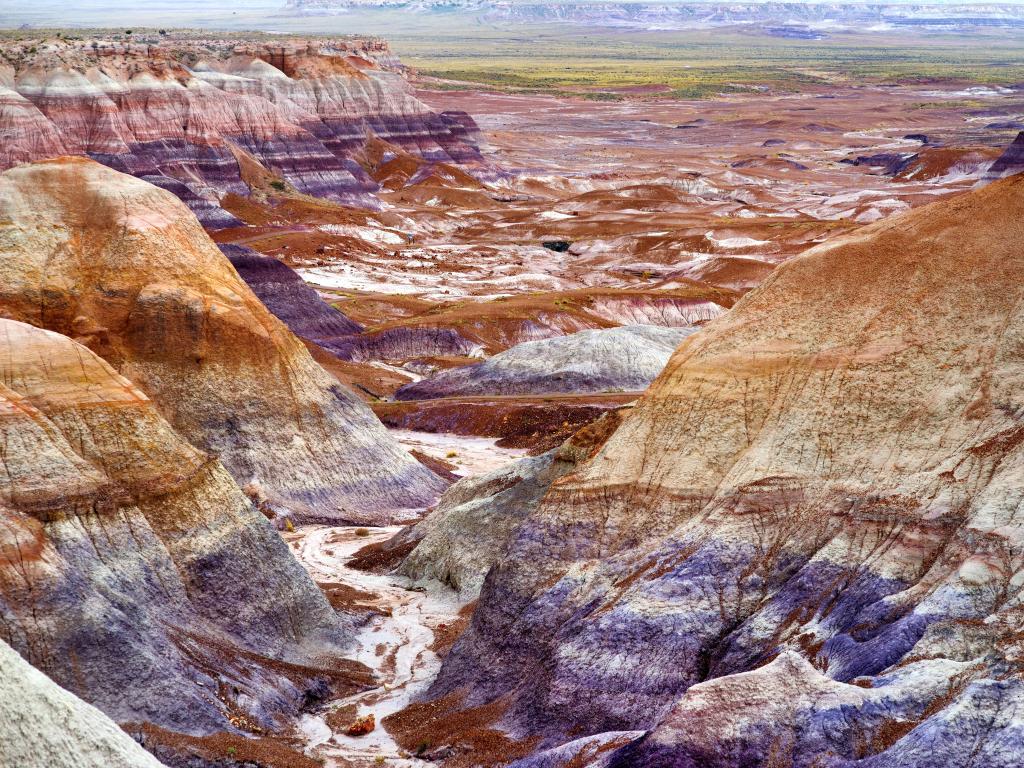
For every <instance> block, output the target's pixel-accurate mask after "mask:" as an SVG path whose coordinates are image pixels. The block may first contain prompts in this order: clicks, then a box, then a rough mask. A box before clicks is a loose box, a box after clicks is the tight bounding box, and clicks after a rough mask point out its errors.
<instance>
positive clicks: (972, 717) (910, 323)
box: [431, 177, 1024, 768]
mask: <svg viewBox="0 0 1024 768" xmlns="http://www.w3.org/2000/svg"><path fill="white" fill-rule="evenodd" d="M1022 238H1024V178H1022V177H1014V178H1010V179H1006V180H1003V181H1000V182H997V183H995V184H992V185H990V186H988V187H986V188H983V189H981V190H979V191H976V192H972V193H969V194H966V195H963V196H960V197H957V198H955V199H951V200H948V201H944V202H941V203H937V204H934V205H932V206H928V207H925V208H921V209H918V210H916V211H914V212H911V213H909V214H906V215H904V216H900V217H896V218H893V219H890V220H888V221H886V222H884V223H881V224H879V225H873V226H871V227H868V228H865V229H863V230H860V231H859V232H857V233H856V234H854V235H850V236H846V237H843V238H839V239H837V240H836V241H834V242H833V243H830V244H827V245H823V246H820V247H818V248H815V249H813V250H811V251H809V252H808V253H807V254H805V255H804V256H803V257H800V258H797V259H795V260H793V261H791V262H789V263H787V264H785V265H783V266H782V267H780V268H779V269H778V270H777V271H776V272H775V273H774V274H773V276H772V277H770V278H769V279H768V280H767V281H766V282H765V283H764V285H763V286H762V287H760V288H759V289H757V290H755V291H754V292H753V293H751V294H749V295H748V296H747V297H746V298H745V299H743V300H742V301H741V302H740V303H739V304H737V305H736V307H735V308H734V309H733V310H732V311H731V312H730V313H729V314H727V315H725V316H724V317H722V318H719V319H718V320H716V321H714V322H713V323H712V324H710V325H709V326H708V327H707V328H706V329H704V330H703V331H702V332H700V333H698V334H695V335H693V336H692V337H690V338H689V339H687V340H686V341H685V342H684V343H683V345H682V346H681V347H680V348H679V350H678V351H677V352H676V353H675V355H674V356H673V358H672V360H671V361H670V362H669V365H668V367H667V368H666V369H665V371H664V372H663V373H662V375H661V376H660V377H659V378H658V379H657V380H656V381H655V382H654V384H653V385H652V387H651V389H650V391H649V393H648V394H647V395H645V396H644V397H643V398H642V399H641V400H640V401H639V403H638V405H637V406H636V408H635V409H634V410H633V411H632V413H631V414H630V415H629V416H628V417H627V418H626V420H625V422H624V424H623V425H622V426H621V427H620V428H619V429H618V430H617V431H616V432H615V434H614V435H613V436H612V437H611V439H610V440H609V441H608V443H607V444H606V445H605V447H604V448H603V449H602V450H601V451H600V452H599V453H598V454H597V455H596V456H595V457H594V458H593V459H592V460H591V461H590V462H589V463H588V464H587V465H585V466H584V467H583V468H582V469H581V470H579V471H578V472H576V473H574V474H573V475H570V476H567V477H565V478H562V479H561V480H559V481H556V482H555V483H554V484H553V486H552V489H551V491H550V492H549V493H548V495H547V496H546V497H545V499H544V501H543V502H542V503H541V504H540V506H539V507H538V508H537V509H536V511H534V512H533V513H531V514H530V515H529V516H528V517H527V518H526V519H525V520H524V521H523V522H522V523H521V524H520V526H519V529H518V532H517V533H516V534H515V536H514V537H513V543H512V544H511V546H510V548H509V553H508V555H507V556H506V557H504V558H503V559H502V560H501V561H500V562H499V564H498V565H497V566H496V567H495V568H494V569H492V570H491V572H490V573H489V574H488V577H487V579H486V582H485V584H484V588H483V591H482V593H481V597H480V603H479V607H478V608H477V610H476V612H475V614H474V618H473V622H472V625H471V627H470V629H469V630H468V631H467V633H466V634H465V635H463V637H462V638H461V640H460V641H459V643H458V644H457V645H456V647H455V648H454V649H453V651H452V652H451V653H450V655H449V656H448V657H447V658H446V660H445V664H444V668H443V670H442V672H441V674H440V677H439V679H438V681H437V682H436V684H435V685H434V687H433V689H432V694H431V695H432V696H441V695H447V694H451V695H452V696H455V697H457V698H456V700H458V701H461V702H462V703H461V705H460V706H473V705H478V704H482V703H485V702H498V705H500V707H502V709H503V711H504V712H505V716H504V718H505V723H506V725H507V726H508V727H510V728H511V729H512V732H513V733H515V734H519V735H522V736H524V737H525V736H526V735H528V734H540V735H542V737H543V739H544V744H546V745H556V744H560V743H562V742H568V741H570V740H571V739H572V738H574V737H577V736H586V735H588V734H599V733H608V732H615V731H628V730H634V729H643V730H647V731H649V733H648V734H647V735H646V736H645V737H643V738H642V739H640V740H639V741H636V742H634V743H632V744H630V745H629V746H627V747H622V748H621V750H619V751H609V750H604V751H601V755H600V757H597V756H595V752H594V750H590V751H589V755H590V757H591V758H592V760H591V763H592V764H595V765H596V764H601V765H607V764H611V765H614V766H622V767H625V766H639V765H643V766H648V767H650V766H656V767H659V768H660V767H663V766H664V767H668V766H687V767H689V766H694V767H696V766H702V767H703V768H708V767H709V766H711V767H716V766H722V767H723V768H725V767H726V766H730V767H738V766H744V768H747V767H749V766H769V765H770V766H811V765H814V766H850V765H858V766H871V767H872V768H876V767H878V766H895V765H914V766H932V765H935V766H938V765H967V764H970V765H978V766H1009V765H1013V764H1016V763H1019V762H1020V761H1021V760H1022V759H1024V750H1022V748H1021V744H1024V738H1022V736H1024V709H1022V703H1021V702H1022V693H1021V691H1022V683H1021V680H1022V677H1021V675H1022V673H1024V669H1022V667H1021V660H1022V659H1024V635H1022V633H1021V626H1022V622H1024V614H1022V597H1024V593H1022V591H1021V590H1022V588H1024V525H1022V517H1021V515H1022V512H1021V510H1022V509H1024V486H1022V483H1021V478H1022V477H1024V450H1022V448H1021V446H1022V445H1024V400H1022V392H1024V388H1022V385H1024V311H1022V307H1024V284H1022V283H1021V281H1020V278H1019V276H1020V274H1021V270H1022V269H1024V251H1022V249H1021V247H1020V243H1021V242H1022ZM451 700H452V699H451V698H450V697H449V698H448V699H446V701H448V702H449V705H450V702H451ZM588 759H589V758H588ZM586 762H587V761H583V763H580V762H579V761H577V762H574V763H573V765H576V764H586ZM545 764H548V765H550V764H556V765H558V764H561V763H559V762H555V763H544V762H543V761H536V762H532V763H531V762H530V761H527V762H525V763H524V764H523V765H545Z"/></svg>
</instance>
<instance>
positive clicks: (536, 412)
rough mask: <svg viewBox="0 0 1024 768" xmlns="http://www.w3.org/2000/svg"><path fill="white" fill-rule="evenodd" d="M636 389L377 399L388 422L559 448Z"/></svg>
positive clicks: (538, 448) (511, 444)
mask: <svg viewBox="0 0 1024 768" xmlns="http://www.w3.org/2000/svg"><path fill="white" fill-rule="evenodd" d="M638 396H639V394H638V393H636V392H632V393H629V392H626V393H615V394H599V395H551V396H541V397H521V398H520V397H466V398H441V399H437V400H407V401H403V402H395V403H374V404H373V405H372V407H373V411H374V413H376V414H377V417H378V418H379V419H380V420H381V421H382V422H384V424H386V425H387V426H389V427H395V428H399V429H413V430H417V431H420V432H449V433H453V434H456V435H475V436H479V437H497V438H499V440H498V445H499V446H501V447H502V448H526V449H528V450H530V451H531V452H533V453H543V452H544V451H547V450H550V449H551V448H556V447H558V446H559V445H561V444H562V443H563V442H565V441H566V440H567V439H568V438H570V437H572V435H574V434H575V433H576V432H578V431H579V430H580V429H581V428H582V427H584V426H586V425H587V424H590V423H591V422H593V421H595V420H596V419H598V418H600V417H601V416H603V415H604V414H605V413H608V412H609V411H611V410H614V409H616V408H619V407H621V406H623V405H625V404H626V403H629V402H631V401H633V400H635V399H636V398H637V397H638Z"/></svg>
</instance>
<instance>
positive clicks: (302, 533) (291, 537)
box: [284, 431, 524, 768]
mask: <svg viewBox="0 0 1024 768" xmlns="http://www.w3.org/2000/svg"><path fill="white" fill-rule="evenodd" d="M395 436H396V437H397V438H398V439H399V441H400V442H402V443H403V444H406V445H407V446H410V447H417V448H419V449H421V450H423V451H424V452H425V453H431V454H433V455H436V456H438V457H445V456H450V454H452V453H455V454H457V456H455V457H451V459H450V460H454V461H453V463H456V464H457V465H458V469H459V472H460V473H464V474H465V475H467V476H469V475H476V474H480V473H483V472H487V471H490V470H492V469H494V468H496V467H498V466H500V465H502V464H504V463H507V462H509V461H512V460H514V459H516V458H518V457H519V456H521V455H523V454H524V452H523V451H517V450H510V449H502V448H498V447H497V446H495V445H494V442H495V441H493V440H489V439H486V438H474V437H469V438H466V437H459V436H457V435H446V434H445V435H435V434H427V433H418V432H411V431H400V432H398V431H396V433H395ZM399 530H401V526H389V527H381V528H369V527H356V526H303V527H300V528H298V529H297V530H296V531H294V532H293V533H286V534H284V535H285V538H286V539H287V541H288V544H289V546H290V547H291V549H292V551H293V552H294V554H295V556H296V557H297V558H298V560H299V562H300V563H302V565H303V566H304V567H305V568H306V570H307V571H309V574H310V575H311V576H312V577H313V579H314V580H315V581H316V582H317V583H318V584H321V585H328V584H329V585H332V587H333V588H334V589H338V585H340V586H341V587H342V588H348V589H350V590H352V592H351V594H352V595H357V596H358V597H356V598H355V599H356V600H357V602H358V604H359V605H360V606H361V607H366V608H367V609H368V610H369V611H371V612H372V613H371V616H370V618H369V619H368V620H367V621H366V623H365V624H364V625H363V626H362V627H361V628H360V629H359V631H358V634H357V636H356V647H355V649H354V651H353V652H352V654H351V658H354V659H355V660H357V661H359V662H361V663H363V664H365V665H366V666H368V667H370V668H371V669H372V670H373V671H374V673H375V674H376V675H377V678H378V680H379V682H380V685H379V686H378V687H377V688H373V689H371V690H369V691H364V692H362V693H357V694H355V695H352V696H349V697H347V698H342V699H337V700H335V701H332V702H330V703H329V704H328V705H327V706H326V707H325V708H324V710H323V711H321V712H318V713H317V714H309V715H304V716H303V718H302V720H301V721H300V723H299V727H300V730H301V731H302V734H303V736H304V739H305V741H306V752H307V753H308V754H310V755H311V756H319V757H323V758H325V759H326V760H327V762H326V763H325V764H326V765H328V766H350V765H357V766H361V765H366V766H379V765H387V766H394V767H395V768H408V767H410V766H423V765H431V764H432V763H428V762H426V761H423V760H419V759H416V758H415V757H412V756H409V755H408V753H406V752H405V751H404V750H403V749H402V748H401V747H400V746H399V745H398V744H396V743H395V741H394V739H392V738H391V736H390V735H389V734H388V732H387V731H386V730H385V729H384V727H383V726H381V720H383V719H384V718H385V717H387V716H388V715H390V714H392V713H394V712H397V711H399V710H400V709H402V708H404V707H405V706H406V705H407V704H409V703H410V702H411V701H412V699H413V698H414V697H415V696H416V694H418V693H419V692H421V691H423V690H425V689H426V688H427V687H428V686H429V685H430V683H431V682H432V681H433V679H434V677H435V676H436V675H437V672H438V670H439V669H440V666H441V661H440V658H439V657H438V656H437V654H436V653H435V652H434V651H433V650H432V646H433V645H434V639H435V638H434V633H435V630H437V629H438V627H439V626H440V625H449V624H452V623H453V622H455V621H456V619H457V615H458V612H459V609H460V608H461V607H462V605H463V604H462V603H460V602H459V600H458V598H457V596H456V595H455V593H453V592H451V591H450V590H447V589H445V588H444V587H442V586H440V585H438V584H433V585H431V586H430V587H429V588H426V589H425V588H424V587H420V586H418V585H415V584H414V583H413V582H412V581H410V580H409V579H407V578H404V577H400V576H393V575H389V574H384V575H378V574H374V573H367V572H364V571H358V570H355V569H353V568H349V567H348V565H347V563H348V562H349V561H350V560H351V559H352V556H353V555H354V554H355V553H356V552H358V551H359V550H360V549H362V548H363V547H365V546H367V545H369V544H373V543H375V542H381V541H385V540H387V539H389V538H391V537H392V536H394V535H395V534H396V533H397V532H398V531H399ZM352 705H355V707H356V710H355V715H354V716H352V717H345V718H341V719H342V720H344V721H345V722H350V721H351V720H353V719H355V717H362V716H365V715H368V714H373V716H374V718H375V720H376V727H375V728H374V730H373V731H372V732H370V733H368V734H366V735H365V736H357V737H354V736H347V735H346V734H345V733H344V732H343V730H339V729H338V727H337V723H335V724H334V725H335V726H336V727H335V728H332V727H331V725H328V722H329V720H331V719H332V718H330V712H332V711H337V710H339V709H342V708H347V709H348V710H351V708H352ZM343 728H344V726H342V729H343Z"/></svg>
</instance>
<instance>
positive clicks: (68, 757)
mask: <svg viewBox="0 0 1024 768" xmlns="http://www.w3.org/2000/svg"><path fill="white" fill-rule="evenodd" d="M0 763H2V764H3V765H9V766H17V768H160V766H161V765H162V764H161V763H160V762H158V761H157V760H156V758H154V757H153V756H152V755H151V754H149V753H148V752H147V751H146V750H144V749H143V748H142V747H140V746H139V745H138V744H136V743H135V741H134V740H133V739H132V738H131V737H130V736H129V735H128V734H127V733H125V732H124V731H122V730H121V729H120V728H118V727H117V725H116V724H115V723H114V722H113V721H112V720H111V719H110V718H109V717H107V716H106V715H104V714H103V713H102V712H100V711H99V710H98V709H96V708H95V707H93V706H90V705H89V704H86V703H85V702H84V701H82V700H81V699H80V698H78V697H77V696H75V695H73V694H71V693H68V692H67V691H65V690H64V689H63V688H61V687H60V686H59V685H57V684H56V683H54V682H53V681H52V680H50V679H49V678H48V677H47V676H46V675H44V674H43V673H42V672H40V671H39V670H37V669H33V667H32V665H30V664H28V663H27V662H26V661H25V660H24V659H23V658H21V657H20V656H19V655H18V654H17V653H16V652H15V651H14V650H12V649H11V647H10V646H9V645H7V644H6V643H4V642H2V641H0Z"/></svg>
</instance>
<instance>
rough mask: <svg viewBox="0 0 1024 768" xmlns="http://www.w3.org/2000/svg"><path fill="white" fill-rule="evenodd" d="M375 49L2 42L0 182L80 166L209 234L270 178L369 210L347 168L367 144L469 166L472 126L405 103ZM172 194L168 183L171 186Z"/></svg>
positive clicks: (366, 184) (365, 186) (368, 189)
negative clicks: (19, 167) (158, 194)
mask: <svg viewBox="0 0 1024 768" xmlns="http://www.w3.org/2000/svg"><path fill="white" fill-rule="evenodd" d="M399 70H400V65H399V64H398V63H397V61H396V60H395V59H394V57H393V56H392V55H391V54H390V52H389V51H388V49H387V46H386V44H384V43H383V42H381V41H377V40H356V39H332V40H323V41H316V40H301V41H295V40H290V41H287V42H280V43H277V42H255V41H250V42H244V41H240V40H235V41H232V40H213V39H209V40H199V39H191V38H190V39H187V40H173V39H171V38H167V39H166V40H162V41H161V42H158V43H153V44H145V43H124V42H116V41H104V40H84V41H61V40H33V41H10V42H8V43H6V44H4V46H3V47H2V48H0V136H3V138H4V140H3V142H0V169H4V168H8V167H11V166H13V165H15V164H17V163H22V162H29V161H33V160H40V159H45V158H50V157H55V156H58V155H64V154H81V155H88V156H89V157H92V158H94V159H96V160H98V161H100V162H102V163H104V164H106V165H109V166H111V167H112V168H116V169H117V170H120V171H123V172H125V173H130V174H132V175H135V176H144V177H151V178H153V179H159V178H167V179H168V180H169V182H168V184H167V185H166V186H168V187H169V188H171V189H172V191H175V192H176V194H179V196H180V197H182V199H184V200H185V201H186V202H188V203H189V204H190V205H192V206H193V209H194V210H195V212H196V213H197V215H199V216H200V217H201V218H203V220H204V224H207V225H208V226H211V227H218V226H229V225H230V224H231V223H232V222H231V221H230V219H229V217H226V216H225V214H224V212H223V211H222V210H221V209H220V208H219V207H216V206H215V205H213V204H215V203H216V201H217V200H218V199H219V198H220V197H221V196H223V195H224V194H226V193H228V192H234V193H237V194H247V193H248V192H249V189H250V184H265V183H266V181H267V179H274V178H276V179H277V180H278V181H277V182H275V183H280V184H283V185H286V186H287V185H290V186H291V187H293V188H294V189H296V190H298V191H300V192H305V193H308V194H312V195H318V196H323V197H327V198H331V199H334V200H338V201H340V202H344V203H349V204H355V205H361V206H369V207H375V206H376V205H377V204H378V203H377V201H376V198H375V197H373V194H372V193H373V192H375V191H376V189H377V185H376V183H375V182H374V181H373V180H372V179H371V178H370V177H369V176H367V175H366V174H365V172H364V171H363V170H362V169H361V168H360V167H359V165H358V164H357V163H355V162H354V161H353V160H352V159H351V158H352V155H353V154H354V153H355V152H356V150H358V149H359V148H360V147H361V146H362V145H363V143H364V142H365V141H366V140H367V138H368V137H369V136H378V137H380V138H383V139H386V140H387V141H389V142H392V143H394V144H396V145H398V146H401V147H402V148H404V149H406V150H408V151H412V152H414V153H416V154H418V155H420V156H422V157H424V158H426V159H428V160H437V161H444V162H457V163H474V162H477V161H479V160H480V159H481V158H480V153H479V151H478V149H477V146H476V144H475V143H474V141H473V138H472V136H473V134H474V132H475V125H474V124H473V122H472V120H471V119H470V118H468V116H466V115H464V114H437V113H434V112H431V111H430V110H429V109H428V108H427V107H426V106H425V105H424V104H423V103H422V102H420V101H418V100H417V99H416V98H415V97H414V96H413V94H412V91H411V89H410V87H409V86H408V84H407V83H406V81H405V80H404V78H403V77H402V74H401V73H400V71H399ZM175 182H176V183H175Z"/></svg>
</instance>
